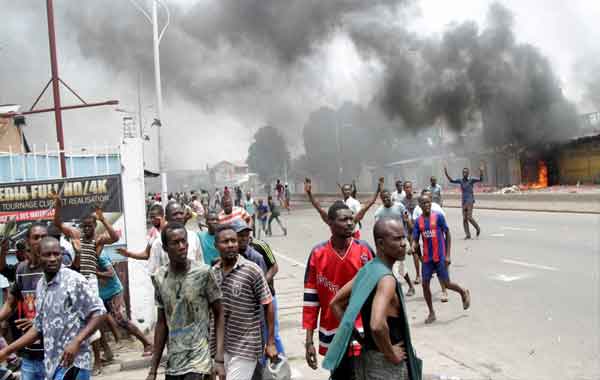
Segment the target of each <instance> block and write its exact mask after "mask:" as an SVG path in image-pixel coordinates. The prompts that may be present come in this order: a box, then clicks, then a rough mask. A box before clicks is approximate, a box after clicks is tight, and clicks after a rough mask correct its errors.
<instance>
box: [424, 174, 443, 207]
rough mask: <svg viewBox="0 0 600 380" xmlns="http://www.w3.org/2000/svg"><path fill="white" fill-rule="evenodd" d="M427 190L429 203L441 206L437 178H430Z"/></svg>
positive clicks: (440, 192)
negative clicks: (429, 195)
mask: <svg viewBox="0 0 600 380" xmlns="http://www.w3.org/2000/svg"><path fill="white" fill-rule="evenodd" d="M427 190H429V191H430V192H431V201H432V202H433V203H436V204H438V205H440V206H441V205H442V187H441V186H440V185H439V184H438V183H437V178H436V177H435V176H431V178H430V179H429V186H428V187H427Z"/></svg>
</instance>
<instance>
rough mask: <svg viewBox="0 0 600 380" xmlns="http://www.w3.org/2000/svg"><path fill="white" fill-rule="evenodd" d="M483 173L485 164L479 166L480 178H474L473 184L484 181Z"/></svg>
mask: <svg viewBox="0 0 600 380" xmlns="http://www.w3.org/2000/svg"><path fill="white" fill-rule="evenodd" d="M483 172H484V166H483V163H481V165H479V178H473V179H472V181H473V183H475V182H482V181H483Z"/></svg>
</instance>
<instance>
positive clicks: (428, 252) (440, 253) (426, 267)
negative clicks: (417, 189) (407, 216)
mask: <svg viewBox="0 0 600 380" xmlns="http://www.w3.org/2000/svg"><path fill="white" fill-rule="evenodd" d="M421 198H422V199H421V208H422V209H423V215H421V216H420V217H419V218H418V219H417V220H416V221H415V227H414V230H413V242H412V244H413V251H416V249H417V247H418V245H419V238H420V237H421V238H422V240H423V249H422V251H421V252H422V260H423V295H424V296H425V302H427V308H428V309H429V316H428V317H427V319H426V320H425V323H426V324H430V323H433V322H435V320H436V316H435V312H434V311H433V303H432V301H431V288H430V286H429V283H430V281H431V277H432V276H433V273H434V272H435V273H436V274H437V277H438V279H439V280H440V283H442V284H443V286H444V287H445V288H446V289H450V290H452V291H454V292H457V293H459V294H460V296H461V298H462V303H463V309H464V310H467V309H468V308H469V306H470V304H471V295H470V292H469V290H467V289H464V288H461V287H460V286H459V285H457V284H456V283H454V282H450V275H449V274H448V266H449V265H450V241H451V238H450V230H449V229H448V225H447V224H446V219H445V218H444V217H443V216H442V215H441V214H437V213H435V212H433V213H432V212H431V197H430V196H429V195H422V196H421Z"/></svg>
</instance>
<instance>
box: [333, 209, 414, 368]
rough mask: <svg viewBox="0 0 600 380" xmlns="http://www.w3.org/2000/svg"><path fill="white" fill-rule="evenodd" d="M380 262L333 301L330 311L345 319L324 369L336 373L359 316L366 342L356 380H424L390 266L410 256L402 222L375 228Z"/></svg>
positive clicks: (384, 222)
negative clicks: (407, 252)
mask: <svg viewBox="0 0 600 380" xmlns="http://www.w3.org/2000/svg"><path fill="white" fill-rule="evenodd" d="M373 235H374V240H375V246H376V247H377V257H376V258H375V259H374V260H372V261H370V262H369V263H367V264H366V265H365V266H364V267H363V268H362V269H361V270H360V271H359V272H358V274H357V275H356V277H355V278H354V279H353V280H352V281H351V282H349V283H348V284H346V285H345V286H344V287H343V288H342V289H341V290H340V291H339V292H338V293H337V294H336V296H335V297H334V298H333V300H332V301H331V304H330V307H331V309H332V311H333V312H334V313H335V314H336V316H337V317H338V318H339V319H341V321H342V322H341V323H340V326H339V328H338V330H337V332H336V334H335V337H334V339H333V341H332V343H331V345H330V346H329V350H328V351H327V355H326V356H325V361H324V362H323V367H324V368H325V369H328V370H330V371H333V370H334V369H335V368H336V367H337V366H338V365H339V363H340V362H341V360H342V358H343V357H344V354H345V353H346V352H347V347H348V343H349V341H350V338H351V337H352V336H353V335H356V334H357V333H356V331H355V330H354V321H355V320H356V318H357V317H358V315H359V313H360V315H361V317H362V320H363V324H364V339H363V341H362V342H361V344H362V351H361V356H360V359H359V361H358V369H357V372H358V373H357V374H356V378H357V379H360V380H367V379H368V380H421V375H422V373H421V372H422V362H421V360H420V359H419V358H417V356H416V354H415V351H414V349H413V346H412V343H411V338H410V329H409V324H408V318H407V316H406V309H405V306H404V298H403V294H402V289H401V287H400V283H399V282H398V281H397V279H396V278H395V277H394V275H393V274H392V266H393V265H394V262H396V261H397V260H402V259H403V258H404V256H405V255H406V249H407V247H408V240H407V237H406V233H405V231H404V226H403V225H402V221H401V220H398V219H393V218H382V219H380V220H378V221H377V223H375V227H374V228H373Z"/></svg>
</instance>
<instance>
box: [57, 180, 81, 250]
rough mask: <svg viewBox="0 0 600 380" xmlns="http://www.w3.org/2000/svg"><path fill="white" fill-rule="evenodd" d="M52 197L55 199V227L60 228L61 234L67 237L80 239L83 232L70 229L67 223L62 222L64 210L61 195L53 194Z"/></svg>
mask: <svg viewBox="0 0 600 380" xmlns="http://www.w3.org/2000/svg"><path fill="white" fill-rule="evenodd" d="M51 197H52V198H53V199H54V225H55V226H56V227H58V228H60V230H61V232H62V233H63V234H65V236H68V237H70V238H71V239H80V238H81V232H79V230H78V229H76V228H73V227H69V226H67V225H66V224H65V223H63V222H62V219H61V210H62V200H61V199H60V194H56V193H55V192H53V193H52V194H51Z"/></svg>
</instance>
